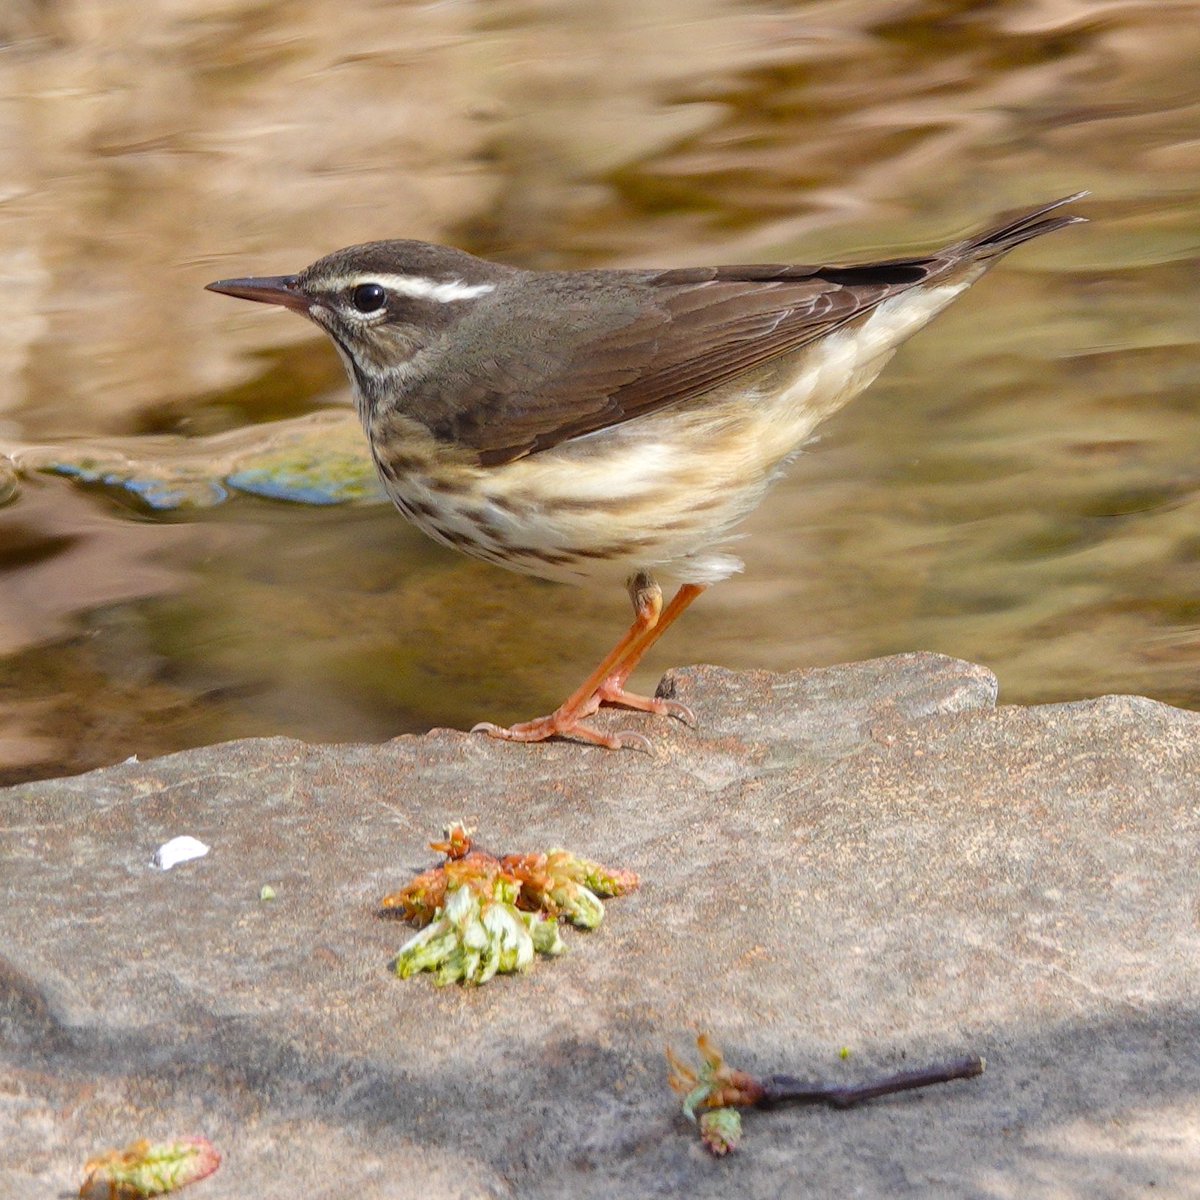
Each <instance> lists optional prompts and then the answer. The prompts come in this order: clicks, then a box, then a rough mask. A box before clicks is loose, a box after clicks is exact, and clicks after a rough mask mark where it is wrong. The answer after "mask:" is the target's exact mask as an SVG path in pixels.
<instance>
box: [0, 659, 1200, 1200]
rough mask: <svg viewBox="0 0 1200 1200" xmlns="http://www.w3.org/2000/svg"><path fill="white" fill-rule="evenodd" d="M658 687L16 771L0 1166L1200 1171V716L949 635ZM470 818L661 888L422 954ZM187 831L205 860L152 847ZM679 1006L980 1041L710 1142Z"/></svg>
mask: <svg viewBox="0 0 1200 1200" xmlns="http://www.w3.org/2000/svg"><path fill="white" fill-rule="evenodd" d="M664 688H665V689H666V690H668V691H672V692H673V693H674V694H675V695H677V696H678V697H679V698H680V699H682V700H685V701H686V702H687V703H688V704H689V705H690V706H692V707H693V708H694V709H695V711H696V713H697V714H698V725H697V728H696V729H694V730H692V729H687V728H684V727H682V726H680V725H678V724H671V723H668V722H663V721H655V720H653V719H648V718H644V717H642V716H640V715H637V714H620V713H610V714H606V715H604V716H603V717H600V718H598V721H603V722H606V723H607V727H609V728H614V729H615V728H622V727H627V726H629V727H635V728H638V729H642V730H644V731H646V732H647V733H649V734H650V735H651V736H652V737H653V738H654V739H655V743H656V753H655V754H654V756H653V757H650V756H646V755H641V754H637V753H633V752H623V753H611V752H607V751H603V750H598V749H596V748H593V747H588V746H581V745H574V744H570V743H557V744H548V745H539V746H513V745H509V744H506V743H499V742H493V741H489V740H488V739H486V738H485V737H482V736H470V735H467V734H463V733H456V732H450V731H445V730H439V731H435V732H433V733H431V734H428V735H426V736H423V737H405V738H399V739H396V740H395V741H392V742H389V743H387V744H384V745H379V746H364V745H348V746H309V745H304V744H302V743H299V742H294V741H287V740H283V739H271V740H255V741H242V742H235V743H231V744H228V745H223V746H213V747H208V748H204V749H199V750H191V751H187V752H184V753H181V754H175V755H171V756H169V757H167V758H161V759H157V760H152V761H150V762H144V763H130V764H123V765H120V766H115V767H111V768H107V769H105V770H102V771H96V772H93V773H91V774H89V775H84V776H79V777H76V778H71V779H61V780H50V781H44V782H39V783H34V784H28V785H24V786H22V787H19V788H13V789H9V790H7V791H5V792H0V808H2V814H0V820H2V824H3V827H4V829H5V835H4V836H5V845H4V883H5V889H6V903H5V904H4V905H3V906H2V907H0V955H2V956H3V957H2V959H0V1029H3V1037H2V1038H0V1061H2V1062H3V1064H4V1067H3V1070H4V1077H5V1079H6V1080H7V1081H8V1083H7V1088H6V1092H5V1096H6V1099H5V1103H4V1105H3V1107H0V1142H2V1143H3V1144H4V1146H5V1148H6V1152H5V1155H4V1160H3V1162H0V1194H3V1195H9V1194H11V1195H14V1196H23V1195H30V1196H32V1195H57V1194H60V1193H63V1192H65V1191H67V1190H68V1189H70V1188H72V1187H78V1184H79V1179H78V1178H77V1177H76V1175H77V1172H78V1164H79V1163H80V1162H81V1161H82V1160H83V1158H85V1157H86V1155H87V1153H88V1152H89V1150H90V1148H91V1147H94V1146H95V1145H103V1144H112V1143H113V1142H117V1141H120V1140H121V1137H122V1135H123V1132H125V1131H128V1133H129V1134H130V1136H134V1135H144V1136H158V1135H159V1132H166V1133H170V1132H171V1131H173V1130H179V1129H194V1130H197V1131H202V1132H203V1133H204V1134H205V1135H206V1136H208V1137H210V1138H211V1139H212V1140H213V1141H214V1142H215V1143H217V1144H218V1145H220V1146H221V1148H222V1151H223V1154H224V1158H225V1166H224V1167H223V1169H222V1170H221V1171H220V1172H219V1173H218V1174H217V1175H215V1176H213V1177H212V1178H211V1179H209V1180H206V1181H205V1183H204V1184H203V1185H201V1186H199V1187H198V1188H197V1191H196V1194H197V1196H199V1195H200V1193H201V1190H202V1189H203V1194H204V1196H205V1197H208V1198H210V1200H222V1198H226V1197H228V1198H232V1197H241V1196H247V1195H253V1196H259V1197H264V1198H268V1200H270V1198H274V1197H280V1198H282V1197H288V1196H294V1195H296V1194H297V1192H298V1191H309V1190H311V1191H313V1192H314V1193H315V1192H317V1191H323V1189H325V1190H328V1189H336V1190H338V1191H340V1193H342V1194H346V1195H354V1196H356V1197H363V1198H367V1200H373V1198H379V1200H384V1198H389V1200H390V1198H393V1197H407V1196H414V1197H415V1196H422V1197H432V1198H435V1200H436V1198H438V1197H451V1196H454V1197H460V1196H461V1197H467V1196H470V1197H476V1196H480V1197H482V1196H520V1197H523V1198H524V1197H531V1198H535V1200H536V1198H540V1197H547V1198H549V1197H552V1196H554V1197H557V1196H562V1195H571V1196H576V1197H582V1198H588V1197H597V1198H599V1197H606V1198H607V1197H610V1196H612V1195H618V1194H619V1195H630V1196H638V1197H650V1196H672V1197H674V1196H680V1195H685V1194H686V1195H690V1196H697V1197H718V1196H722V1197H723V1196H727V1195H729V1194H731V1187H732V1188H733V1190H735V1191H736V1192H737V1194H739V1195H743V1196H747V1197H776V1196H781V1195H785V1196H792V1195H812V1196H829V1195H862V1196H872V1197H874V1196H888V1197H897V1196H913V1197H926V1196H929V1195H933V1194H937V1195H955V1196H960V1195H988V1196H1013V1197H1017V1196H1021V1197H1026V1196H1042V1195H1078V1196H1084V1195H1105V1196H1111V1195H1126V1194H1133V1193H1134V1192H1140V1191H1141V1190H1142V1189H1144V1188H1146V1187H1148V1186H1149V1185H1150V1182H1151V1181H1153V1182H1154V1184H1155V1186H1156V1188H1157V1190H1158V1193H1160V1194H1171V1192H1172V1189H1174V1191H1175V1192H1176V1193H1184V1192H1186V1191H1187V1190H1188V1188H1190V1187H1191V1186H1192V1184H1193V1183H1194V1180H1195V1178H1197V1173H1198V1172H1200V1114H1198V1113H1197V1109H1196V1104H1195V1081H1196V1079H1197V1078H1200V1045H1198V1043H1197V1039H1196V1037H1195V1030H1196V1028H1197V1020H1198V1019H1200V1013H1198V1011H1197V1008H1198V1004H1200V1001H1198V1000H1197V997H1198V996H1200V907H1198V900H1197V882H1196V881H1197V878H1198V872H1197V867H1198V866H1200V862H1198V858H1200V854H1198V847H1200V737H1198V735H1200V716H1197V715H1196V714H1194V713H1189V712H1183V711H1180V710H1177V709H1172V708H1169V707H1167V706H1165V705H1161V704H1157V703H1154V702H1153V701H1150V700H1145V699H1140V698H1136V697H1105V698H1103V699H1099V700H1089V701H1082V702H1079V703H1074V704H1056V705H1048V706H1044V707H1036V708H1018V707H1001V708H997V707H995V697H996V685H995V680H994V679H993V678H992V677H991V676H990V675H989V673H988V672H986V671H985V670H983V669H982V668H980V667H975V666H971V665H970V664H967V663H962V662H957V661H954V660H950V659H945V658H940V657H936V656H931V655H908V656H903V657H898V658H891V659H883V660H878V661H874V662H867V663H857V664H852V665H847V666H842V667H835V668H830V669H826V670H813V671H804V672H796V673H793V674H788V675H770V674H765V673H755V674H732V673H729V672H726V671H722V670H718V669H716V668H712V667H701V668H694V669H690V670H685V671H677V672H673V673H671V674H670V675H669V676H668V677H667V678H666V680H665V681H664ZM455 818H462V819H464V820H466V821H467V822H469V823H471V824H478V825H481V826H486V828H487V830H488V833H489V837H491V838H493V839H494V840H495V842H496V843H497V844H500V845H511V844H518V843H520V844H524V843H529V844H543V843H545V844H551V843H555V844H566V845H569V846H572V847H573V848H577V849H578V850H579V851H580V852H581V853H584V854H587V855H589V856H594V857H596V858H599V859H601V860H605V861H613V862H619V863H621V864H622V865H624V866H628V867H629V868H631V869H633V870H635V871H637V872H638V873H639V874H640V875H641V877H642V881H643V886H642V889H641V890H640V891H638V892H636V893H634V894H633V895H631V896H629V897H627V898H626V899H624V900H622V901H621V903H620V904H619V905H613V906H612V907H611V909H610V910H609V912H608V916H607V919H606V921H605V922H604V925H603V926H602V927H601V928H600V929H599V930H597V931H595V932H594V933H592V934H591V935H589V936H588V937H586V938H578V939H575V940H573V941H572V943H571V946H570V949H569V951H568V953H567V954H566V955H564V956H563V958H562V959H561V960H560V961H559V962H557V963H556V964H555V967H554V969H553V970H545V971H539V972H534V973H533V974H531V975H529V976H528V977H526V978H522V979H519V980H509V979H502V980H497V981H496V982H494V983H493V985H492V986H489V987H487V988H483V989H476V990H470V991H463V990H459V989H441V990H439V989H435V988H429V987H403V986H397V985H396V981H395V980H394V979H393V978H392V977H391V976H390V975H389V970H388V968H389V963H390V962H391V960H392V958H393V956H394V954H395V951H396V949H397V948H398V946H399V944H400V943H401V941H402V940H403V937H404V936H407V934H406V933H405V931H404V927H403V926H401V925H398V924H397V923H396V922H394V921H388V920H385V919H381V918H380V917H379V916H378V915H377V913H376V911H375V904H376V902H377V898H378V897H379V896H380V895H383V894H384V893H385V892H387V891H389V890H391V889H393V888H395V887H398V886H400V885H401V884H402V883H404V882H405V881H406V880H407V879H409V878H410V877H411V875H412V873H413V871H414V870H420V869H421V868H423V867H425V866H429V865H431V863H432V860H433V857H434V856H433V855H432V854H431V852H430V851H429V850H428V849H427V848H426V842H427V840H428V837H429V832H430V830H436V829H438V828H440V827H441V826H442V825H443V824H444V823H445V822H446V821H447V820H450V819H455ZM180 828H187V829H189V830H191V831H193V832H194V833H195V834H196V835H197V836H199V837H201V838H202V839H203V840H204V841H205V842H206V843H208V844H210V845H212V847H213V852H212V853H211V854H210V855H208V856H207V857H206V858H203V859H198V860H196V861H193V862H190V863H184V864H181V865H180V866H178V867H176V868H175V869H174V870H173V871H170V872H167V873H164V872H161V871H157V870H155V869H154V868H153V867H152V866H150V865H149V864H150V855H151V853H152V852H153V850H154V848H155V847H156V846H158V845H159V844H160V843H161V842H162V841H164V840H165V839H166V837H168V836H169V835H171V834H172V833H174V832H175V831H177V830H178V829H180ZM265 879H269V880H271V881H272V884H273V885H274V886H275V887H276V888H277V889H278V892H277V896H278V898H277V899H276V900H275V902H274V903H272V904H262V903H260V900H259V896H260V889H261V885H262V881H263V880H265ZM697 1028H703V1029H706V1030H709V1031H711V1033H712V1034H713V1036H714V1038H715V1039H716V1040H717V1041H718V1042H719V1043H720V1044H721V1046H722V1047H723V1048H724V1049H725V1051H726V1052H727V1054H728V1055H729V1058H730V1060H731V1061H735V1062H737V1063H738V1065H739V1066H742V1067H744V1068H745V1069H747V1070H750V1071H755V1072H759V1073H761V1072H766V1071H778V1070H780V1069H784V1068H785V1067H786V1069H787V1070H789V1071H791V1072H792V1073H795V1074H798V1075H802V1076H812V1077H814V1078H825V1079H837V1078H845V1079H847V1080H853V1079H857V1078H859V1077H860V1076H865V1075H869V1074H872V1073H879V1072H882V1071H886V1070H888V1069H897V1070H898V1069H903V1067H904V1065H905V1063H906V1062H909V1063H912V1062H918V1063H919V1062H926V1061H933V1060H937V1059H942V1058H947V1057H951V1056H954V1055H959V1054H964V1053H969V1052H973V1053H977V1054H981V1055H984V1056H986V1058H987V1060H988V1071H987V1074H986V1075H984V1076H983V1077H982V1078H980V1079H978V1080H974V1081H972V1082H971V1084H970V1085H957V1084H951V1085H947V1086H945V1087H943V1088H938V1089H935V1090H932V1091H929V1092H927V1093H912V1094H909V1095H906V1096H901V1097H895V1098H891V1099H888V1100H886V1101H880V1102H878V1103H876V1104H874V1105H872V1106H868V1107H866V1108H863V1109H861V1110H857V1111H855V1112H854V1113H850V1114H848V1113H838V1112H834V1111H827V1110H796V1111H781V1112H777V1113H775V1114H773V1115H772V1116H771V1117H770V1118H769V1119H768V1120H764V1121H762V1123H761V1124H758V1123H757V1122H758V1120H759V1118H758V1117H757V1116H756V1115H755V1114H753V1113H751V1114H749V1115H748V1116H747V1118H746V1120H747V1125H748V1127H753V1128H752V1129H751V1128H748V1131H747V1141H746V1144H745V1146H744V1149H743V1151H742V1153H741V1154H739V1155H738V1156H737V1160H736V1162H734V1163H728V1164H725V1163H716V1162H714V1161H713V1160H712V1159H711V1158H710V1156H709V1155H708V1154H707V1153H705V1151H704V1150H703V1149H702V1147H701V1146H700V1145H699V1143H698V1142H697V1141H696V1139H695V1136H694V1133H693V1132H692V1131H691V1130H690V1129H689V1128H686V1127H685V1126H686V1122H685V1121H684V1120H683V1118H682V1117H681V1116H680V1114H679V1106H678V1102H677V1099H676V1098H675V1097H674V1096H673V1095H672V1093H671V1092H670V1091H669V1089H668V1087H667V1082H666V1071H665V1066H664V1062H663V1057H662V1052H663V1047H664V1045H665V1044H666V1043H668V1042H674V1043H676V1044H679V1043H685V1042H686V1041H688V1040H689V1039H690V1037H691V1036H693V1035H694V1032H695V1030H696V1029H697ZM843 1047H849V1048H850V1050H851V1053H850V1055H849V1056H848V1057H844V1056H843V1054H842V1053H841V1051H842V1049H843ZM751 1133H752V1135H753V1136H751ZM729 1170H736V1172H737V1178H736V1181H735V1182H736V1186H735V1187H734V1186H733V1185H732V1184H731V1178H732V1177H730V1176H728V1175H727V1172H728V1171H729Z"/></svg>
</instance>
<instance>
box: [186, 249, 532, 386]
mask: <svg viewBox="0 0 1200 1200" xmlns="http://www.w3.org/2000/svg"><path fill="white" fill-rule="evenodd" d="M511 272H512V268H510V267H504V266H501V265H500V264H498V263H490V262H485V261H484V260H483V259H479V258H475V257H474V256H473V255H470V254H466V253H464V252H463V251H461V250H454V249H451V248H450V247H448V246H433V245H430V244H428V243H426V242H412V241H390V242H368V243H366V244H365V245H361V246H351V247H349V248H348V249H345V250H336V251H334V253H332V254H329V255H326V257H325V258H321V259H318V260H317V261H316V262H315V263H313V264H312V265H311V266H309V267H305V269H304V270H303V271H301V272H300V273H299V274H298V275H268V276H260V277H253V278H245V279H219V280H217V281H216V282H215V283H210V284H209V285H208V290H209V291H211V292H221V293H222V294H224V295H226V296H237V297H239V298H241V299H243V300H257V301H260V302H262V303H265V304H278V305H281V306H282V307H283V308H289V309H291V310H292V311H293V312H298V313H301V314H302V315H304V316H306V317H309V318H310V319H311V320H313V321H315V322H316V323H317V324H318V325H319V326H321V328H322V329H324V330H325V332H326V333H327V334H329V336H330V338H332V339H333V343H334V345H335V346H337V348H338V351H339V353H340V354H341V356H342V359H343V361H344V362H345V364H346V368H347V370H348V371H349V373H350V376H351V379H352V380H353V381H354V382H355V383H356V384H357V385H358V387H359V389H360V391H363V392H367V391H370V390H372V388H371V384H372V383H373V382H374V383H378V382H379V381H382V380H387V379H390V378H392V377H394V376H395V375H396V374H397V373H399V372H402V371H403V368H404V366H405V364H407V363H408V362H409V361H410V360H411V359H412V358H413V357H414V356H415V355H416V354H417V353H419V351H420V350H421V349H423V348H424V347H425V346H427V345H428V344H429V343H430V342H431V341H433V340H434V339H435V338H436V337H438V336H439V335H440V334H441V333H442V332H444V331H445V330H446V329H447V328H448V327H449V326H450V325H452V324H454V323H455V322H456V321H458V320H460V319H461V318H462V317H463V316H464V315H466V313H467V312H468V311H469V310H470V309H471V307H472V306H473V305H475V304H476V303H478V302H479V301H481V300H483V299H484V297H486V296H488V295H490V294H491V293H492V292H494V291H495V290H496V288H497V287H498V286H499V284H500V283H501V281H502V280H503V279H504V277H505V276H507V275H508V274H510V273H511Z"/></svg>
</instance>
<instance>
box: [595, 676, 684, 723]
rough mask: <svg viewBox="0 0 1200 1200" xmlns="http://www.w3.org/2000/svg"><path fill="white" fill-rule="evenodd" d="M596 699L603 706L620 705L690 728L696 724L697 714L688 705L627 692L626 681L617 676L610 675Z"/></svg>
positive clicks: (598, 691) (600, 688)
mask: <svg viewBox="0 0 1200 1200" xmlns="http://www.w3.org/2000/svg"><path fill="white" fill-rule="evenodd" d="M596 698H597V699H598V700H599V702H600V703H602V704H620V705H622V706H623V707H625V708H634V709H637V711H638V712H647V713H653V714H654V715H655V716H656V717H674V718H675V719H676V720H677V721H682V722H683V723H684V724H685V725H688V726H692V725H695V724H696V714H695V713H694V712H692V710H691V709H690V708H689V707H688V706H687V705H686V704H680V702H679V701H678V700H664V699H663V698H662V697H661V696H639V695H638V694H637V693H636V692H627V691H626V690H625V681H624V680H623V679H620V678H619V677H618V676H616V675H610V676H609V677H608V679H606V680H605V681H604V682H603V683H602V684H601V685H600V686H599V688H597V689H596Z"/></svg>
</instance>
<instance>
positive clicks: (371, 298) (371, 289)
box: [350, 283, 387, 313]
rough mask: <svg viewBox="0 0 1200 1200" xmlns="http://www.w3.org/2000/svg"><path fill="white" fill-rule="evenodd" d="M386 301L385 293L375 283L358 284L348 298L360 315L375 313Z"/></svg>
mask: <svg viewBox="0 0 1200 1200" xmlns="http://www.w3.org/2000/svg"><path fill="white" fill-rule="evenodd" d="M386 299H387V292H385V291H384V290H383V288H381V287H380V286H379V284H377V283H360V284H359V285H358V287H356V288H355V289H354V292H353V294H352V295H351V297H350V300H351V301H352V303H353V304H354V307H355V308H357V309H358V311H359V312H360V313H372V312H377V311H378V310H379V309H381V308H382V307H383V303H384V301H385V300H386Z"/></svg>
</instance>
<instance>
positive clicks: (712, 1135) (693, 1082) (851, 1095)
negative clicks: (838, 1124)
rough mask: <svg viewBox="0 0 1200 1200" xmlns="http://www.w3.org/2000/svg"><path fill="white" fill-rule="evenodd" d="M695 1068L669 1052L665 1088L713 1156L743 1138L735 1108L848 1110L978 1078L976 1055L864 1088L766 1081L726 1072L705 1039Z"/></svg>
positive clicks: (778, 1078)
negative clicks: (791, 1106) (812, 1106)
mask: <svg viewBox="0 0 1200 1200" xmlns="http://www.w3.org/2000/svg"><path fill="white" fill-rule="evenodd" d="M696 1047H697V1049H698V1050H699V1051H700V1065H699V1066H698V1067H691V1066H689V1065H688V1064H687V1063H685V1062H684V1061H683V1060H682V1059H680V1058H679V1057H678V1055H676V1054H675V1052H674V1051H673V1050H671V1049H670V1048H669V1047H668V1049H667V1061H668V1062H669V1063H670V1065H671V1071H670V1074H669V1076H668V1082H669V1083H670V1085H671V1087H672V1088H673V1089H674V1090H675V1091H676V1092H677V1093H678V1094H679V1095H681V1096H683V1098H684V1099H683V1112H684V1115H685V1116H686V1117H687V1118H688V1120H690V1121H693V1122H695V1123H696V1124H697V1125H698V1127H699V1132H700V1137H701V1140H702V1141H703V1142H704V1144H705V1145H706V1146H707V1147H708V1148H709V1150H711V1151H712V1153H713V1154H716V1155H718V1156H721V1155H725V1154H729V1153H731V1152H732V1151H734V1150H736V1149H737V1147H738V1143H739V1142H740V1141H741V1137H742V1123H741V1118H740V1117H739V1116H738V1111H737V1110H738V1109H739V1108H765V1109H771V1108H779V1107H781V1106H782V1105H784V1104H828V1105H830V1106H831V1107H833V1108H853V1107H854V1106H855V1105H856V1104H862V1103H863V1102H864V1101H866V1100H874V1099H875V1098H876V1097H878V1096H890V1095H892V1094H893V1093H895V1092H907V1091H911V1090H912V1089H913V1088H923V1087H931V1086H932V1085H933V1084H935V1083H949V1082H950V1081H951V1080H953V1079H970V1078H972V1077H973V1076H975V1075H981V1074H982V1073H983V1065H984V1064H983V1059H982V1058H980V1057H979V1056H978V1055H971V1056H970V1057H968V1058H959V1059H955V1060H954V1061H953V1062H948V1063H944V1064H942V1065H941V1066H936V1067H922V1068H918V1069H917V1070H915V1071H901V1072H900V1073H899V1074H898V1075H886V1076H884V1077H883V1078H881V1079H874V1080H868V1081H867V1082H866V1083H854V1084H842V1083H813V1082H811V1081H809V1080H804V1079H797V1078H796V1077H795V1076H793V1075H768V1076H767V1077H766V1078H765V1079H756V1078H755V1077H754V1076H753V1075H749V1074H747V1073H746V1072H745V1071H739V1070H737V1069H736V1068H735V1067H731V1066H729V1065H728V1064H727V1063H726V1062H725V1060H724V1059H723V1058H722V1056H721V1052H720V1051H719V1050H718V1049H717V1048H716V1046H714V1045H713V1044H712V1042H711V1041H710V1040H709V1038H708V1036H707V1035H706V1034H701V1035H700V1036H699V1037H698V1038H697V1039H696Z"/></svg>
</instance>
